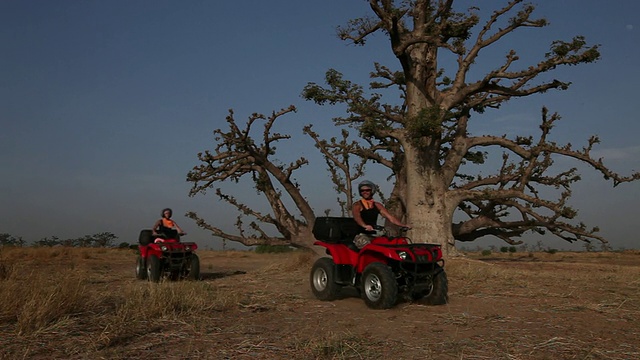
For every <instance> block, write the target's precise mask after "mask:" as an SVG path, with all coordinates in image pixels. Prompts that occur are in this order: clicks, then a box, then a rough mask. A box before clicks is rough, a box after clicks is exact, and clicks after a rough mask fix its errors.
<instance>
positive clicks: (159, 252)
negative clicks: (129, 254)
mask: <svg viewBox="0 0 640 360" xmlns="http://www.w3.org/2000/svg"><path fill="white" fill-rule="evenodd" d="M197 248H198V245H196V244H195V243H192V242H181V241H180V235H179V234H177V233H176V234H173V235H169V236H167V235H160V236H152V231H151V230H142V231H140V237H139V245H138V249H139V251H140V253H139V254H138V259H137V262H136V278H138V279H140V280H145V279H147V280H149V281H152V282H159V281H160V279H162V278H167V279H170V280H180V279H188V280H198V279H199V278H200V259H199V258H198V255H196V253H195V250H196V249H197Z"/></svg>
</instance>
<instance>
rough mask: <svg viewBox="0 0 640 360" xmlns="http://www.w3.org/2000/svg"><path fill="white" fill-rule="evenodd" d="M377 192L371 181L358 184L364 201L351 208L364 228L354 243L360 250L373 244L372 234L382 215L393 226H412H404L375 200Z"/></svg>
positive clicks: (356, 219)
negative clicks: (374, 196)
mask: <svg viewBox="0 0 640 360" xmlns="http://www.w3.org/2000/svg"><path fill="white" fill-rule="evenodd" d="M375 192H376V184H374V183H373V182H371V181H369V180H364V181H362V182H361V183H360V184H358V193H360V196H362V199H360V200H359V201H357V202H355V203H354V204H353V206H352V207H351V212H352V213H353V219H354V220H355V221H356V223H357V224H358V225H359V226H360V227H361V228H362V230H361V234H358V235H356V237H355V239H354V241H353V242H354V243H355V244H356V246H358V247H359V248H362V247H363V246H365V245H366V244H368V243H369V242H371V238H372V236H371V235H372V234H375V230H374V228H373V227H374V226H375V225H376V224H377V222H378V214H380V215H382V216H383V217H384V218H385V219H387V220H389V221H390V222H391V223H392V224H394V225H397V226H401V227H407V228H409V227H410V226H408V225H406V224H403V223H402V222H401V221H400V220H398V219H397V218H396V217H395V216H393V215H391V213H389V211H387V209H386V208H385V207H384V205H382V204H381V203H379V202H377V201H375V200H373V194H375Z"/></svg>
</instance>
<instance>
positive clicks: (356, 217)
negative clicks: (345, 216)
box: [351, 201, 373, 231]
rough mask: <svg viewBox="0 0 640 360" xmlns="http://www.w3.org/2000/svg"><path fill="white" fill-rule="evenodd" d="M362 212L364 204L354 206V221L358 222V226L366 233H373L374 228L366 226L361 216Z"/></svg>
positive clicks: (358, 203) (352, 210)
mask: <svg viewBox="0 0 640 360" xmlns="http://www.w3.org/2000/svg"><path fill="white" fill-rule="evenodd" d="M361 211H362V203H360V201H358V202H357V203H355V204H353V207H352V208H351V212H352V213H353V219H354V220H355V221H356V223H357V224H358V226H360V227H362V228H364V229H365V230H366V231H373V226H371V225H368V224H365V222H364V220H362V215H360V212H361Z"/></svg>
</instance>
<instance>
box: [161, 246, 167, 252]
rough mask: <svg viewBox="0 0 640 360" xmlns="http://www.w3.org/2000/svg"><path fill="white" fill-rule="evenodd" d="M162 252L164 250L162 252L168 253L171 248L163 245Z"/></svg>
mask: <svg viewBox="0 0 640 360" xmlns="http://www.w3.org/2000/svg"><path fill="white" fill-rule="evenodd" d="M160 250H162V251H167V250H169V248H168V247H167V246H166V245H162V246H161V247H160Z"/></svg>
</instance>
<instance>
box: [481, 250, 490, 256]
mask: <svg viewBox="0 0 640 360" xmlns="http://www.w3.org/2000/svg"><path fill="white" fill-rule="evenodd" d="M488 255H491V250H488V249H485V250H482V256H488Z"/></svg>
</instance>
